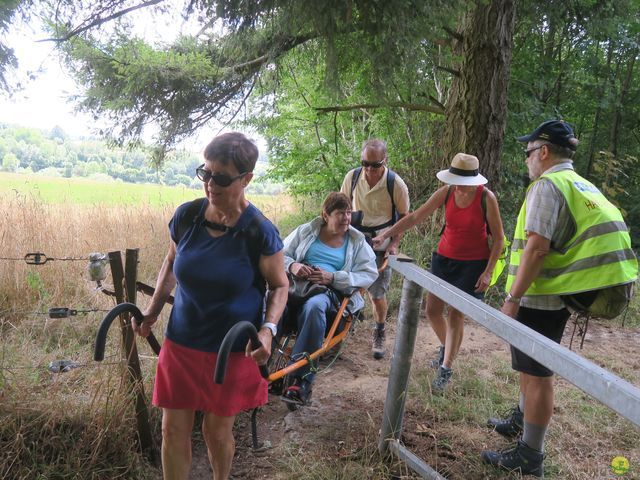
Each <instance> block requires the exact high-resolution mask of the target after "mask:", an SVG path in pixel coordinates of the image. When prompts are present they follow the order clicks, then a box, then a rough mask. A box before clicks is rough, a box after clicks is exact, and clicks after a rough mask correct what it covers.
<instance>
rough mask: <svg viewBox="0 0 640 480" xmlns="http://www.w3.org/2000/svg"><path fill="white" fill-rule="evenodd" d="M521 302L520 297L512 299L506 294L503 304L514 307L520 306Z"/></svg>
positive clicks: (511, 296)
mask: <svg viewBox="0 0 640 480" xmlns="http://www.w3.org/2000/svg"><path fill="white" fill-rule="evenodd" d="M521 300H522V297H514V296H513V295H511V294H510V293H507V296H506V298H505V299H504V301H505V302H510V303H515V304H516V305H520V301H521Z"/></svg>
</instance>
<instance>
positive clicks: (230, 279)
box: [135, 132, 289, 479]
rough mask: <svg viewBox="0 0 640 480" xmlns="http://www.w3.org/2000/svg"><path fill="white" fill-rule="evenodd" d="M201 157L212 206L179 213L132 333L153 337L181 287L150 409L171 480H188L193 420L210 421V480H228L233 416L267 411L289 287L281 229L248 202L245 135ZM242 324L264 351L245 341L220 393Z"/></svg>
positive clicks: (228, 138)
mask: <svg viewBox="0 0 640 480" xmlns="http://www.w3.org/2000/svg"><path fill="white" fill-rule="evenodd" d="M204 157H205V163H204V164H203V165H202V166H200V167H199V168H198V169H197V170H196V174H197V176H198V178H199V179H200V180H202V182H203V186H204V193H205V196H206V199H202V200H201V201H197V200H196V201H194V202H189V203H186V204H184V205H181V206H180V207H178V209H177V210H176V212H175V214H174V216H173V218H172V220H171V222H170V223H169V231H170V235H171V242H170V243H169V252H168V253H167V256H166V258H165V260H164V263H163V264H162V267H161V269H160V273H159V275H158V280H157V284H156V290H155V293H154V295H153V297H152V299H151V302H150V305H149V307H148V308H147V309H146V310H145V312H144V320H143V321H142V324H141V325H140V327H139V328H138V327H135V328H136V330H137V331H138V333H139V334H140V335H142V336H147V335H148V334H149V331H150V328H151V326H152V325H153V324H154V323H155V322H156V321H157V319H158V316H159V314H160V311H161V310H162V307H163V306H164V304H165V301H166V300H167V298H168V296H169V294H170V292H171V291H172V289H173V288H174V287H176V290H175V301H174V305H173V309H172V310H171V315H170V317H169V322H168V324H167V328H166V332H165V341H164V344H163V345H162V350H161V353H160V357H159V360H158V367H157V372H156V380H155V385H154V391H153V404H154V405H156V406H158V407H160V408H162V467H163V473H164V478H165V479H187V478H188V476H189V470H190V467H191V432H192V429H193V423H194V419H195V412H196V411H197V410H199V411H202V412H203V414H204V417H203V422H202V433H203V436H204V439H205V441H206V444H207V449H208V453H209V460H210V462H211V467H212V468H213V475H214V478H216V479H226V478H228V477H229V473H230V470H231V463H232V460H233V455H234V451H235V442H234V438H233V430H232V429H233V424H234V420H235V416H236V414H238V413H239V412H240V411H242V410H246V409H252V408H254V407H257V406H259V405H263V404H265V403H266V402H267V382H266V381H265V380H264V379H262V377H261V376H260V373H259V369H258V365H264V364H265V363H266V362H267V360H268V358H269V355H270V353H271V341H272V336H273V335H275V332H276V326H277V323H278V320H279V319H280V317H281V315H282V311H283V310H284V306H285V303H286V300H287V290H288V285H289V283H288V279H287V276H286V275H285V273H284V256H283V252H282V248H283V244H282V240H281V239H280V237H279V234H278V231H277V229H276V228H275V227H274V226H273V225H272V224H271V222H269V221H268V220H267V219H266V218H264V216H263V215H262V214H261V213H260V211H259V210H258V209H257V208H256V207H255V206H254V205H252V204H251V203H250V202H249V201H248V200H247V199H246V198H245V193H244V191H245V187H246V186H247V184H248V183H249V182H250V181H251V178H252V177H253V173H252V172H253V169H254V167H255V164H256V160H257V159H258V149H257V147H256V146H255V145H254V144H253V142H251V141H250V140H249V139H248V138H247V137H245V136H244V135H243V134H241V133H237V132H232V133H226V134H223V135H220V136H218V137H216V138H214V139H213V141H212V142H211V143H210V144H209V145H208V146H207V147H206V149H205V151H204ZM194 207H195V210H196V211H195V212H194ZM266 284H268V288H269V295H268V299H266V297H265V290H266ZM265 301H266V311H265V310H264V304H265ZM263 312H264V313H263ZM243 320H245V321H249V322H252V323H253V324H254V325H255V326H256V328H257V329H259V332H258V336H259V338H260V341H261V343H262V346H261V347H260V348H257V349H255V350H252V349H251V348H250V346H249V344H248V341H247V339H246V338H244V339H240V341H238V342H237V343H236V345H234V348H233V350H232V353H231V355H230V357H229V364H228V368H227V376H226V378H225V382H224V384H223V385H216V384H214V382H213V372H214V370H215V364H216V359H217V352H218V349H219V347H220V344H221V342H222V339H223V338H224V336H225V334H226V333H227V332H228V331H229V329H230V328H231V327H232V326H234V325H235V324H236V323H238V322H240V321H243Z"/></svg>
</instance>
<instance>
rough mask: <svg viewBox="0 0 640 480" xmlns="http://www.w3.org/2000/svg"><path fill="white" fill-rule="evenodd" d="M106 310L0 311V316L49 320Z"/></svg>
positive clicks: (59, 308)
mask: <svg viewBox="0 0 640 480" xmlns="http://www.w3.org/2000/svg"><path fill="white" fill-rule="evenodd" d="M109 311H110V310H109V309H106V308H90V309H84V310H83V309H74V308H68V307H52V308H50V309H49V310H48V311H46V312H33V311H30V310H11V309H4V310H0V316H2V315H8V314H9V315H48V316H49V318H68V317H75V316H80V315H81V316H86V315H88V314H89V313H93V312H109Z"/></svg>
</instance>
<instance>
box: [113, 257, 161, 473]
mask: <svg viewBox="0 0 640 480" xmlns="http://www.w3.org/2000/svg"><path fill="white" fill-rule="evenodd" d="M109 263H110V266H111V274H112V276H113V289H114V292H115V296H116V301H117V303H122V302H124V301H128V302H130V303H134V304H135V302H136V280H137V276H138V249H127V251H126V265H125V270H124V271H123V269H122V254H121V252H109ZM130 317H131V316H130V315H129V314H128V313H127V314H124V315H122V316H121V317H120V329H121V332H122V345H123V349H122V356H123V358H124V359H126V361H127V380H126V385H127V395H129V396H130V398H134V396H135V409H136V423H137V430H138V444H139V447H140V450H141V451H142V452H143V453H144V454H145V455H146V456H147V457H148V458H149V459H150V460H151V461H152V462H155V461H156V450H155V447H154V443H153V436H152V434H151V423H150V421H149V410H148V408H147V401H146V397H145V395H144V383H143V381H142V371H141V369H140V359H139V357H138V350H137V348H136V342H135V334H134V333H133V330H132V328H131V323H130V322H131V318H130Z"/></svg>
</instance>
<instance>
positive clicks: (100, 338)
mask: <svg viewBox="0 0 640 480" xmlns="http://www.w3.org/2000/svg"><path fill="white" fill-rule="evenodd" d="M125 312H130V313H132V314H133V318H135V320H136V322H137V323H138V325H140V324H141V323H142V320H143V318H144V315H142V312H141V311H140V309H139V308H138V307H136V306H135V305H134V304H133V303H120V304H119V305H116V306H115V307H114V308H112V309H111V310H110V311H109V313H107V315H105V317H104V318H103V319H102V323H100V328H98V333H97V334H96V347H95V350H94V353H93V359H94V360H95V361H96V362H101V361H102V360H104V348H105V345H106V343H107V333H108V332H109V327H110V326H111V324H112V323H113V321H114V320H115V319H116V318H118V316H119V315H121V314H123V313H125ZM147 342H149V345H150V346H151V348H152V350H153V351H154V352H155V354H156V355H160V344H159V343H158V340H157V339H156V337H155V336H154V335H153V333H149V336H148V337H147Z"/></svg>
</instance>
